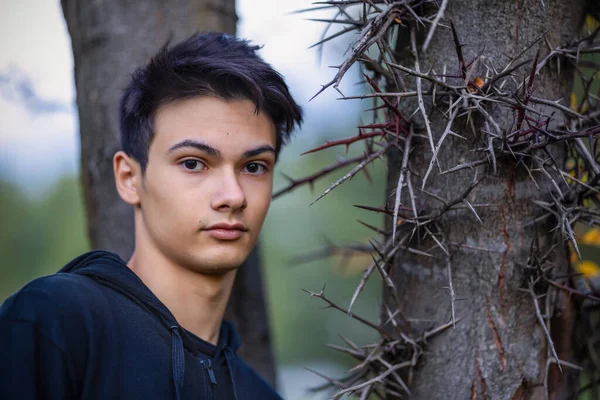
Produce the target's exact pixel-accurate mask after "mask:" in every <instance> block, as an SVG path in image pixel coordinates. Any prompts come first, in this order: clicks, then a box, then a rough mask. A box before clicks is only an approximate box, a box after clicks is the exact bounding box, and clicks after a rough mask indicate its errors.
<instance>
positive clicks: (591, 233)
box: [581, 228, 600, 246]
mask: <svg viewBox="0 0 600 400" xmlns="http://www.w3.org/2000/svg"><path fill="white" fill-rule="evenodd" d="M581 243H582V244H586V245H590V246H600V229H598V228H592V229H589V230H588V231H587V232H586V233H585V235H583V237H582V238H581Z"/></svg>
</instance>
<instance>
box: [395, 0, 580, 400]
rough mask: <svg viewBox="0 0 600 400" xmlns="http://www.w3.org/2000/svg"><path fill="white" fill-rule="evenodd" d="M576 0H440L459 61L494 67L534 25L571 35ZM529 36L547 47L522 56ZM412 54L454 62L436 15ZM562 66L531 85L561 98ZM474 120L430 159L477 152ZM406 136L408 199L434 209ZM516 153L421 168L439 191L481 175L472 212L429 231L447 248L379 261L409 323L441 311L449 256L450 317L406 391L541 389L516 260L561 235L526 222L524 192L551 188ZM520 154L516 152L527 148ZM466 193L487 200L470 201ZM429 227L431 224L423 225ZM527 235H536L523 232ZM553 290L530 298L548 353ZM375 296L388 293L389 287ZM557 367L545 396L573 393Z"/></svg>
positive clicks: (427, 65) (560, 254) (434, 117)
mask: <svg viewBox="0 0 600 400" xmlns="http://www.w3.org/2000/svg"><path fill="white" fill-rule="evenodd" d="M440 3H441V2H440ZM580 3H581V2H579V1H576V0H569V1H561V2H557V1H545V2H540V1H539V0H517V1H506V0H493V1H485V0H475V1H466V0H454V1H449V2H448V8H447V9H446V12H445V19H449V20H452V21H453V23H454V25H455V27H456V30H457V33H458V36H459V38H460V42H461V43H462V44H464V45H465V46H464V47H463V48H462V51H463V53H464V59H465V61H466V62H469V61H471V60H473V59H474V58H476V57H477V56H478V55H479V54H483V55H484V56H486V57H487V60H486V61H489V63H491V64H493V65H494V66H495V68H496V69H497V70H498V71H501V70H502V69H503V68H504V66H505V65H506V64H507V63H508V62H509V61H510V59H509V58H508V57H507V56H513V57H514V56H516V55H517V54H518V53H520V52H521V51H522V50H523V49H525V47H526V46H528V45H530V44H531V43H533V42H534V41H535V40H536V39H537V38H538V37H540V36H541V35H542V34H543V33H544V32H548V33H547V36H546V37H547V39H548V43H550V44H551V46H552V47H557V46H559V45H563V44H565V43H566V42H567V41H569V40H571V39H573V38H575V37H576V36H577V34H578V32H579V28H580V26H581V19H582V16H583V15H582V5H581V4H580ZM427 30H428V27H426V28H425V29H421V32H420V33H419V34H420V35H421V37H419V38H418V39H417V43H418V46H417V47H418V48H419V50H420V49H421V44H419V43H423V39H424V35H425V34H426V33H427ZM402 35H404V37H402ZM407 36H408V34H407V33H406V31H401V32H400V35H399V37H398V43H399V44H398V45H397V48H398V49H400V48H410V44H409V41H408V39H405V38H406V37H407ZM538 48H539V49H540V58H542V57H543V56H544V55H545V54H547V52H548V47H547V44H546V43H545V40H544V39H542V40H541V41H539V42H538V43H536V45H535V46H534V47H533V49H532V50H530V51H529V53H528V55H526V56H525V57H524V58H522V59H521V60H523V59H529V60H531V59H533V58H534V57H535V53H536V51H537V49H538ZM402 57H403V59H402V65H407V66H412V65H414V61H413V57H412V55H410V54H409V53H408V52H404V53H403V54H402ZM419 58H420V70H421V71H423V72H425V73H426V72H427V71H429V70H430V69H431V68H434V69H435V71H436V72H437V74H442V70H443V68H444V65H446V66H447V71H446V74H449V75H459V74H460V73H459V66H458V60H457V54H456V49H455V46H454V43H453V40H452V33H451V31H450V29H448V28H447V26H446V27H442V26H439V27H438V30H437V32H436V34H435V35H434V38H433V41H432V42H431V45H430V46H429V49H428V50H427V51H426V52H425V53H422V52H420V54H419ZM482 65H483V64H480V66H479V67H476V68H475V74H476V75H474V76H473V77H472V79H473V78H475V76H481V77H484V76H485V69H484V68H483V67H482ZM528 65H529V66H528V67H526V68H528V70H527V71H525V72H519V74H518V75H517V76H518V77H519V78H517V79H521V81H519V82H518V83H522V76H523V74H526V73H528V72H529V71H530V70H531V63H529V64H528ZM572 76H573V72H572V70H569V69H568V68H566V65H564V64H563V65H561V70H560V74H559V73H557V68H556V63H555V62H554V63H553V64H552V66H547V67H545V68H544V69H542V70H541V72H540V73H539V74H538V75H537V76H536V77H535V87H536V89H535V96H537V97H543V98H545V99H552V100H557V99H561V98H563V99H569V94H570V91H571V84H572ZM413 83H414V82H413ZM425 83H426V82H425ZM425 83H423V85H425ZM424 87H427V88H428V86H424ZM411 90H412V89H411ZM424 90H425V89H424ZM428 99H431V97H428V98H427V99H426V106H427V108H428V110H427V111H428V115H429V118H430V120H431V127H432V131H433V137H434V143H435V144H437V143H438V141H439V140H440V137H441V135H442V133H443V132H444V130H445V127H446V124H447V121H448V116H447V115H442V112H444V113H445V112H446V111H447V107H448V106H447V104H444V105H443V106H441V107H436V108H433V109H432V107H431V106H430V103H431V101H429V100H428ZM427 103H429V104H427ZM563 104H564V102H563ZM566 104H567V107H568V103H566ZM405 106H406V107H405V108H406V110H408V113H409V114H408V115H410V113H412V112H413V111H414V110H415V109H417V105H416V100H415V101H414V102H406V103H405ZM489 111H491V113H492V115H493V116H494V118H495V119H496V120H497V121H499V122H500V126H501V128H502V130H504V131H507V132H509V133H510V132H511V131H514V130H515V128H514V120H515V118H514V110H507V109H506V108H504V109H500V108H499V107H498V108H491V109H489ZM545 111H548V110H547V109H546V110H545ZM551 111H554V110H551ZM551 111H550V112H551ZM550 112H549V113H550ZM416 118H417V122H418V124H417V126H416V127H415V129H416V130H418V133H422V134H426V132H425V126H424V124H423V118H420V114H419V113H418V111H417V114H416ZM419 118H420V121H419ZM469 119H470V120H469ZM557 119H560V118H558V117H557ZM485 121H486V120H485V119H483V118H481V116H480V115H478V113H476V112H473V113H472V115H470V116H466V115H465V116H461V117H459V118H457V119H456V120H455V122H454V124H453V126H452V131H453V132H455V133H456V134H458V135H460V136H462V138H460V137H456V136H452V135H451V136H449V137H448V138H447V139H446V140H445V141H444V144H443V145H442V147H441V149H440V151H439V164H440V167H441V169H442V170H447V169H449V168H451V167H454V166H457V165H459V164H463V163H467V162H470V161H475V160H477V159H480V158H482V157H481V155H482V154H483V152H478V151H476V150H481V149H482V148H486V147H487V146H488V143H487V142H486V143H483V141H482V137H485V135H483V134H482V132H483V131H484V130H485V129H489V127H488V128H486V127H485ZM471 124H472V125H471ZM511 124H513V125H512V128H511ZM413 144H414V146H415V147H414V148H413V150H412V153H411V154H412V156H411V159H410V163H409V170H410V171H411V172H412V173H411V174H410V177H411V178H410V179H412V180H411V182H412V184H413V186H414V187H415V201H416V206H417V209H418V210H422V211H423V214H426V213H428V212H431V211H432V210H435V209H439V208H440V206H441V205H442V203H441V202H440V201H439V200H437V199H435V198H434V197H432V196H429V195H426V194H424V192H421V191H419V190H418V189H416V188H421V183H422V178H423V176H424V175H425V172H426V171H427V168H428V166H429V163H430V161H431V157H432V151H431V147H430V144H429V142H428V141H427V140H419V141H415V142H414V143H413ZM552 152H553V153H552V154H553V156H554V158H555V160H556V162H557V163H559V164H560V163H564V161H565V157H566V151H565V147H561V146H554V147H553V148H552ZM483 158H485V156H483ZM389 160H390V161H389V175H388V192H390V193H393V192H394V191H395V188H396V186H397V184H398V177H399V173H400V169H401V161H400V160H401V155H400V154H399V152H398V151H397V150H396V151H395V152H394V153H393V154H391V157H390V158H389ZM517 161H518V157H514V158H513V157H511V156H498V157H497V166H496V169H497V173H493V171H492V167H491V166H490V165H486V166H480V167H476V168H466V169H463V170H461V171H459V172H456V173H451V174H444V175H441V174H439V168H438V166H437V165H435V166H434V168H433V170H432V173H431V175H430V176H429V178H428V180H427V184H426V186H425V190H426V191H429V192H432V193H434V194H435V195H437V196H439V197H441V198H444V199H446V200H450V199H453V198H456V197H457V196H458V195H459V194H460V193H461V192H463V191H464V190H465V189H467V188H468V187H469V186H470V185H471V183H472V182H473V180H474V176H475V175H476V174H477V178H480V177H482V176H484V175H486V174H488V175H489V176H487V177H486V178H484V179H483V180H482V181H481V182H480V183H479V185H478V186H477V187H476V188H475V189H474V191H473V192H471V194H470V195H469V196H468V197H467V200H468V201H469V202H470V203H471V204H472V205H475V207H474V208H475V209H476V210H477V214H478V215H479V217H480V218H481V222H479V221H478V220H477V218H476V217H475V214H474V213H473V212H472V211H471V210H470V209H469V208H468V207H465V208H464V209H460V210H457V211H451V212H449V213H446V214H444V215H443V216H442V218H440V219H439V220H438V223H437V228H438V229H439V230H438V231H437V232H435V233H436V236H437V238H438V239H440V240H445V243H444V244H445V245H446V246H447V248H448V249H449V256H448V257H445V256H444V255H443V254H442V253H440V252H439V249H436V250H435V252H436V253H435V255H436V257H434V258H430V257H424V256H419V255H414V254H411V253H408V252H403V253H402V255H397V256H396V260H395V264H394V266H393V268H392V271H391V273H392V274H393V280H394V284H395V286H396V288H397V291H398V295H399V298H400V303H401V305H402V307H403V308H404V309H403V310H402V311H403V313H404V315H405V316H406V317H407V318H408V319H409V321H410V322H411V329H412V331H413V334H414V335H416V334H419V333H420V334H422V333H423V332H424V331H427V330H429V329H431V328H434V327H437V326H440V325H443V324H446V323H447V322H448V321H449V320H451V300H450V293H449V289H448V287H449V283H448V264H447V261H449V264H450V266H451V272H452V281H453V288H454V291H455V293H456V298H457V299H456V301H455V307H456V318H457V319H458V318H461V319H460V320H459V321H458V322H457V323H456V328H455V329H453V328H449V329H447V330H446V331H444V332H443V333H441V334H439V335H437V336H435V337H433V338H432V339H429V341H428V345H427V347H426V348H425V349H424V353H423V355H422V356H421V357H420V359H419V363H418V364H417V369H416V371H415V374H414V377H413V379H412V382H411V385H410V388H411V391H412V393H413V397H411V398H415V399H428V400H435V399H543V398H544V380H545V379H546V366H547V362H548V360H549V359H550V358H551V352H550V348H549V344H548V341H547V340H546V336H545V333H544V330H543V329H542V326H541V324H540V322H539V321H538V318H537V317H536V309H535V307H534V302H533V298H532V296H531V294H530V293H529V292H528V289H529V287H528V284H529V278H528V268H527V266H528V259H529V256H530V251H531V250H532V248H533V247H534V248H536V249H538V250H539V252H540V253H541V254H545V253H546V252H547V251H548V250H549V249H550V246H551V245H552V244H553V243H556V242H557V239H558V241H560V240H562V239H564V238H560V237H558V238H557V236H559V235H560V230H555V231H552V229H553V228H554V227H555V226H556V221H553V220H549V219H546V220H545V221H542V222H539V223H538V224H537V225H536V224H529V225H528V224H527V223H528V222H530V221H532V219H533V218H534V217H535V216H536V215H537V213H539V211H540V209H539V208H537V206H536V205H535V204H534V203H533V201H534V200H545V201H549V200H550V201H551V198H550V197H549V195H548V194H549V193H551V191H552V190H551V189H552V188H551V184H550V183H549V180H548V179H546V178H545V177H544V176H543V175H542V173H540V172H539V171H538V172H536V171H532V175H533V177H534V178H535V179H536V182H537V183H538V185H539V186H540V188H539V189H538V188H536V186H535V184H534V182H533V181H532V179H531V178H530V176H529V174H528V172H527V170H526V169H525V168H524V167H523V166H519V167H515V165H517ZM523 162H524V163H525V164H527V159H526V160H523ZM529 167H530V168H531V166H529ZM392 202H393V200H392ZM402 204H403V205H406V206H408V207H410V204H411V203H410V199H409V197H408V190H404V191H403V197H402ZM463 204H466V203H463ZM476 204H488V206H486V207H477V206H476ZM392 207H393V204H392ZM387 225H388V229H390V230H391V220H388V221H387ZM401 228H402V225H400V229H401ZM409 228H411V227H409ZM429 228H430V229H432V230H434V227H433V226H430V227H429ZM421 234H423V236H420V237H415V238H413V239H412V241H411V246H412V247H415V248H418V249H420V250H423V251H427V252H434V250H432V248H434V247H436V243H435V242H434V241H433V240H432V239H431V238H430V237H425V234H424V233H423V232H422V231H421ZM423 237H425V239H423ZM536 237H537V239H535V238H536ZM536 240H537V243H534V242H535V241H536ZM562 243H563V244H562V245H560V246H558V247H557V248H555V250H554V252H553V253H552V255H551V256H550V261H551V262H553V263H554V265H555V266H556V267H555V268H556V272H557V273H563V274H564V273H566V272H567V268H568V257H567V247H566V243H565V242H564V241H563V242H562ZM553 293H554V296H548V297H547V298H544V297H542V298H540V301H539V306H540V309H541V313H545V312H548V313H551V312H552V309H553V315H555V316H556V317H555V321H554V322H553V324H552V326H551V328H554V330H552V329H551V333H552V336H553V339H554V344H555V347H556V351H557V352H558V355H559V358H560V359H562V360H569V359H570V358H569V357H570V355H569V352H570V347H571V343H570V339H571V325H570V323H571V318H570V315H569V302H568V300H567V299H566V298H565V297H563V296H562V295H561V294H558V293H555V292H553ZM385 297H386V299H387V300H389V301H392V300H391V294H390V292H389V290H388V291H386V294H385ZM549 306H551V307H549ZM386 319H387V318H386ZM555 322H556V323H555ZM563 371H564V374H563V375H560V374H557V373H556V372H557V371H555V366H554V365H552V366H551V367H550V375H549V377H548V392H549V394H550V398H565V399H566V398H574V397H576V396H575V395H574V394H573V390H574V389H575V390H576V389H577V386H576V385H577V381H576V377H577V376H576V375H572V374H571V370H569V369H567V368H566V367H564V366H563ZM575 393H576V392H575Z"/></svg>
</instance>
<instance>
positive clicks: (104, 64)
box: [62, 0, 275, 384]
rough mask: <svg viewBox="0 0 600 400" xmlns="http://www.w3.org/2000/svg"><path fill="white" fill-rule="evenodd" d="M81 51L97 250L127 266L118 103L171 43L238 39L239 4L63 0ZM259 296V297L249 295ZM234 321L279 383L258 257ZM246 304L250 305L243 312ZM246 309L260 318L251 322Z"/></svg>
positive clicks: (248, 270)
mask: <svg viewBox="0 0 600 400" xmlns="http://www.w3.org/2000/svg"><path fill="white" fill-rule="evenodd" d="M62 8H63V12H64V15H65V19H66V21H67V26H68V29H69V34H70V35H71V42H72V46H73V54H74V61H75V85H76V88H77V105H78V109H79V128H80V133H81V135H80V137H81V164H82V180H83V187H84V195H85V203H86V209H87V220H88V233H89V236H90V240H91V243H92V246H93V247H94V248H101V249H107V250H111V251H114V252H116V253H118V254H119V255H120V256H121V257H122V258H123V259H125V260H127V259H128V258H129V257H130V256H131V253H132V251H133V245H134V240H133V233H134V230H133V212H132V209H131V207H130V206H129V205H127V204H125V203H124V202H123V201H121V199H120V198H119V196H118V194H117V191H116V189H115V184H114V178H113V170H112V156H113V154H114V153H115V152H116V151H117V150H119V149H120V139H119V114H118V105H119V100H120V97H121V94H122V90H123V89H124V88H125V86H126V85H127V83H128V82H129V78H130V74H131V73H132V72H133V71H134V70H135V68H136V67H138V66H140V65H142V64H144V63H145V62H147V61H148V60H149V59H150V57H152V56H153V55H154V54H155V53H156V52H157V51H158V49H159V48H160V47H161V46H163V45H164V44H165V42H166V41H167V40H171V42H172V43H176V42H178V41H180V40H183V39H185V38H187V37H188V36H190V35H191V34H193V33H194V32H196V31H199V30H200V31H221V32H227V33H229V34H234V33H235V27H236V21H237V16H236V14H235V2H234V0H195V1H191V0H171V1H169V2H165V1H159V0H146V1H142V2H135V1H134V2H132V1H125V0H100V1H90V0H88V1H75V0H62ZM248 294H251V295H248ZM232 299H233V300H232V302H230V305H229V310H228V314H227V315H228V318H230V319H231V320H233V322H235V323H236V324H239V325H238V326H239V327H240V334H241V336H242V337H243V338H244V346H243V347H242V349H241V350H240V351H241V352H242V353H243V356H244V358H245V359H246V361H247V362H248V363H249V364H250V365H252V366H254V367H255V368H256V369H257V371H258V372H259V373H260V374H262V375H263V376H264V377H265V378H266V379H267V380H268V381H270V382H271V383H273V384H274V382H275V372H274V367H273V358H272V353H271V348H270V339H269V330H268V326H267V316H266V314H265V303H264V297H263V294H262V286H261V282H260V263H259V258H258V255H257V253H253V254H252V255H251V257H250V258H249V262H246V264H245V265H244V266H242V268H241V270H240V273H239V274H238V277H237V279H236V283H235V285H234V288H233V296H232ZM240 304H243V307H242V306H240ZM246 307H248V308H250V309H251V310H252V312H253V314H252V315H255V316H256V322H257V323H254V324H248V323H245V321H246V319H247V317H248V314H240V311H244V310H245V309H246Z"/></svg>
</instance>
